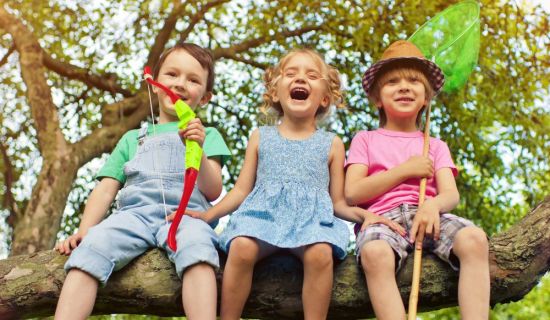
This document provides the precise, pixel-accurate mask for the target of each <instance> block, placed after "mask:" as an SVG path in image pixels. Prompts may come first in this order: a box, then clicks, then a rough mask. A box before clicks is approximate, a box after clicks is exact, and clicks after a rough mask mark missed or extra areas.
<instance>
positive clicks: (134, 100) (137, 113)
mask: <svg viewBox="0 0 550 320" xmlns="http://www.w3.org/2000/svg"><path fill="white" fill-rule="evenodd" d="M104 109H105V112H104V113H103V117H102V118H103V120H104V121H102V124H103V126H102V127H101V128H98V129H95V130H94V131H92V133H90V134H89V135H88V136H86V137H85V138H84V139H82V140H80V141H79V142H77V143H75V144H73V145H72V146H71V149H72V150H73V151H72V154H73V155H76V156H77V158H78V160H77V163H78V166H79V167H80V166H82V165H84V164H85V163H87V162H88V161H90V160H92V159H93V158H95V157H97V156H98V155H101V154H102V153H104V152H109V151H112V150H113V149H114V147H115V145H116V143H117V142H118V140H119V139H120V138H121V137H122V135H124V133H126V132H127V131H129V130H131V129H135V128H137V127H139V124H140V122H141V121H142V120H143V119H145V118H146V117H147V115H148V114H149V112H150V111H149V98H148V94H147V92H144V91H142V92H140V93H139V94H137V95H136V96H134V97H131V98H126V99H124V100H121V101H119V102H117V103H114V104H111V105H108V106H106V107H105V108H104ZM120 110H122V112H120ZM120 114H122V117H120V116H119V115H120ZM125 115H127V116H126V117H125Z"/></svg>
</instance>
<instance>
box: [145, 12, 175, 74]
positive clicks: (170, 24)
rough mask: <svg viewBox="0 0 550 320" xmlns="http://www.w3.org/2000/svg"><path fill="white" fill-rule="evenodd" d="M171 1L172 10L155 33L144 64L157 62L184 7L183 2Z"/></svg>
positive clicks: (152, 64)
mask: <svg viewBox="0 0 550 320" xmlns="http://www.w3.org/2000/svg"><path fill="white" fill-rule="evenodd" d="M173 3H174V8H173V9H172V12H170V14H169V15H168V17H166V19H165V20H164V26H162V28H161V29H160V31H159V33H158V34H157V36H156V38H155V42H154V43H153V46H152V47H151V51H150V52H149V56H148V57H147V62H146V63H145V65H146V66H150V67H151V68H152V67H153V66H154V65H155V64H156V63H157V61H158V59H159V57H160V55H161V53H162V52H163V51H164V47H165V46H166V42H168V40H169V39H170V35H171V34H172V31H174V28H175V27H176V23H177V22H178V19H179V17H180V16H181V14H182V12H183V11H184V9H185V4H183V3H182V2H180V1H174V2H173Z"/></svg>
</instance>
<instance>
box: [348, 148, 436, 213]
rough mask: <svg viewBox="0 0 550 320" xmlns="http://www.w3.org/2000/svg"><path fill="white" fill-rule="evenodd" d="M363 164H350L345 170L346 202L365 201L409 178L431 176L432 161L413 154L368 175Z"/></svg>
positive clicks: (359, 202)
mask: <svg viewBox="0 0 550 320" xmlns="http://www.w3.org/2000/svg"><path fill="white" fill-rule="evenodd" d="M368 173H369V171H368V167H367V166H366V165H364V164H352V165H350V166H349V167H348V169H347V172H346V183H345V195H346V200H347V202H348V204H350V205H357V204H361V203H365V202H367V201H369V200H371V199H373V198H375V197H377V196H379V195H381V194H384V193H386V192H388V191H389V190H390V189H391V188H393V187H395V186H396V185H398V184H400V183H402V182H403V181H405V180H407V179H411V178H424V177H426V178H431V177H432V176H433V163H432V161H431V160H430V159H429V158H428V157H422V156H413V157H410V158H409V160H407V161H405V162H404V163H402V164H400V165H398V166H396V167H393V168H391V169H389V170H387V171H384V172H381V173H378V174H375V175H368Z"/></svg>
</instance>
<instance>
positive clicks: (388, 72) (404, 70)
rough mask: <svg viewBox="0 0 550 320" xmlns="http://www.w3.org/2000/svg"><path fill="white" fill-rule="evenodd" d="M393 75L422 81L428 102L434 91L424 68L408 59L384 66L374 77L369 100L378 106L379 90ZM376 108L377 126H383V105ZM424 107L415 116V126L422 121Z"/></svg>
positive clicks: (384, 123) (384, 119)
mask: <svg viewBox="0 0 550 320" xmlns="http://www.w3.org/2000/svg"><path fill="white" fill-rule="evenodd" d="M394 76H398V77H400V78H405V79H407V78H411V77H414V78H418V80H420V82H422V84H423V85H424V88H425V90H426V93H425V94H426V100H427V101H428V103H430V101H431V100H432V98H433V97H434V95H435V91H434V89H433V87H432V85H431V84H430V82H429V81H428V78H427V77H426V71H425V70H424V68H423V67H422V65H419V64H415V63H411V62H410V61H396V62H393V63H391V64H388V65H387V66H384V67H383V68H382V69H381V70H380V71H379V73H378V75H377V76H376V78H375V79H374V81H373V83H372V87H371V90H370V91H369V95H368V97H369V101H370V102H371V103H372V104H373V105H375V106H378V105H379V104H380V90H381V89H382V87H383V86H384V85H385V84H386V83H388V81H389V80H390V79H391V78H392V77H394ZM377 109H378V114H379V126H380V127H383V126H384V125H386V122H387V117H386V112H385V111H384V108H383V106H382V108H378V107H377ZM425 109H426V106H423V107H422V109H420V111H419V112H418V115H417V116H416V126H417V127H420V125H421V123H422V114H423V113H424V110H425Z"/></svg>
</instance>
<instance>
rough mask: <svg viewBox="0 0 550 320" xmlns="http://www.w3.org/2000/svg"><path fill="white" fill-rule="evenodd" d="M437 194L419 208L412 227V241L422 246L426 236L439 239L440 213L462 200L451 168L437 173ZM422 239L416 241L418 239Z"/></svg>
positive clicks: (450, 208)
mask: <svg viewBox="0 0 550 320" xmlns="http://www.w3.org/2000/svg"><path fill="white" fill-rule="evenodd" d="M435 178H436V182H437V196H435V197H433V198H429V199H426V201H425V202H424V203H423V204H422V205H421V206H420V207H419V208H418V212H417V214H416V216H415V217H414V220H413V225H412V227H411V233H410V235H411V242H416V245H417V247H418V248H421V247H422V240H423V239H424V236H428V237H432V238H434V239H435V240H439V233H440V223H439V215H440V214H441V213H445V212H449V211H451V210H453V209H454V208H456V206H457V205H458V202H459V200H460V196H459V193H458V189H457V187H456V182H455V179H454V176H453V172H452V171H451V169H450V168H442V169H439V170H437V172H436V173H435ZM417 239H418V240H420V241H416V240H417Z"/></svg>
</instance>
